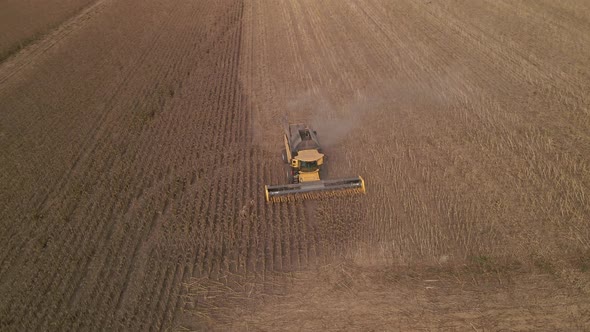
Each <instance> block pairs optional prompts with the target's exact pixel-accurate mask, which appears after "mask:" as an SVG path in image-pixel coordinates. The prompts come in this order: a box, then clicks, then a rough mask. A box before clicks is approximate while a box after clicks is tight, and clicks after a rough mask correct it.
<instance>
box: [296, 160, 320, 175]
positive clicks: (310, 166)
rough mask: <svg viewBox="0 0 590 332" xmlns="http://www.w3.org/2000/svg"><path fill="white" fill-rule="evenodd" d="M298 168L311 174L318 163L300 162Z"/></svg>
mask: <svg viewBox="0 0 590 332" xmlns="http://www.w3.org/2000/svg"><path fill="white" fill-rule="evenodd" d="M299 167H300V169H301V170H302V171H305V172H311V171H315V170H316V169H317V168H318V163H317V162H316V161H301V162H300V164H299Z"/></svg>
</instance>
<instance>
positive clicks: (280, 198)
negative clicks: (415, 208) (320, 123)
mask: <svg viewBox="0 0 590 332" xmlns="http://www.w3.org/2000/svg"><path fill="white" fill-rule="evenodd" d="M284 139H285V150H284V151H283V160H284V161H285V163H287V164H288V168H287V178H288V180H289V184H285V185H275V186H268V185H267V186H264V190H265V195H266V201H267V202H287V201H292V200H297V199H315V198H321V197H335V196H344V195H352V194H359V193H362V194H364V193H365V181H364V180H363V179H362V178H361V177H360V176H358V177H355V178H346V179H336V180H322V179H320V173H323V172H322V168H323V165H324V158H325V156H324V154H323V153H322V150H321V148H320V144H319V141H318V138H317V136H316V132H315V130H312V129H310V128H309V127H308V126H306V125H304V124H301V123H298V124H289V127H288V128H287V130H286V133H285V136H284Z"/></svg>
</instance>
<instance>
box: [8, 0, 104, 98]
mask: <svg viewBox="0 0 590 332" xmlns="http://www.w3.org/2000/svg"><path fill="white" fill-rule="evenodd" d="M107 1H108V0H97V1H96V2H94V3H93V4H91V5H89V6H88V7H86V8H85V9H82V10H81V11H80V13H78V14H77V15H76V16H75V17H73V18H70V19H69V20H67V21H66V22H64V23H63V24H61V25H60V26H59V27H58V28H56V29H54V30H53V31H52V32H50V33H49V34H48V35H47V36H45V37H44V38H42V39H41V40H39V41H36V42H34V43H33V44H31V45H28V46H26V47H25V48H24V49H23V50H21V51H19V52H18V53H17V54H16V55H13V56H11V57H10V58H9V59H7V60H6V61H3V62H2V63H1V64H0V93H3V92H4V91H5V89H7V88H8V84H7V82H8V80H10V79H11V78H12V77H14V76H15V75H17V74H18V73H19V72H20V71H21V70H22V69H23V68H27V67H31V65H33V64H34V63H35V61H37V60H38V58H40V57H42V56H43V54H45V53H46V52H47V51H49V50H50V49H51V48H52V47H54V46H55V45H57V44H59V42H60V41H62V40H64V39H65V38H67V37H68V36H69V35H70V34H72V33H76V32H77V31H79V30H81V29H82V28H84V26H85V25H86V24H87V23H88V21H89V20H92V19H93V18H94V17H95V16H96V15H98V14H99V13H100V12H101V10H103V7H104V6H105V5H106V2H107Z"/></svg>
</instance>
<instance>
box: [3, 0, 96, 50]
mask: <svg viewBox="0 0 590 332" xmlns="http://www.w3.org/2000/svg"><path fill="white" fill-rule="evenodd" d="M102 1H103V0H99V1H97V0H50V1H48V0H25V1H23V0H3V1H2V2H1V3H0V8H1V9H2V10H0V31H1V33H0V61H1V60H4V59H6V58H7V57H9V56H11V55H13V54H15V53H16V52H18V51H20V50H21V49H22V48H24V47H26V46H27V45H29V44H30V43H31V42H33V41H35V40H37V39H39V38H41V37H43V36H44V35H45V34H47V33H48V32H49V31H50V30H52V29H54V28H56V27H59V26H61V25H62V24H63V23H64V21H65V20H67V19H69V18H71V17H73V16H75V15H76V14H78V13H79V12H80V11H82V10H84V9H85V8H86V7H87V6H88V7H90V6H91V5H93V4H97V3H100V2H102Z"/></svg>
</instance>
